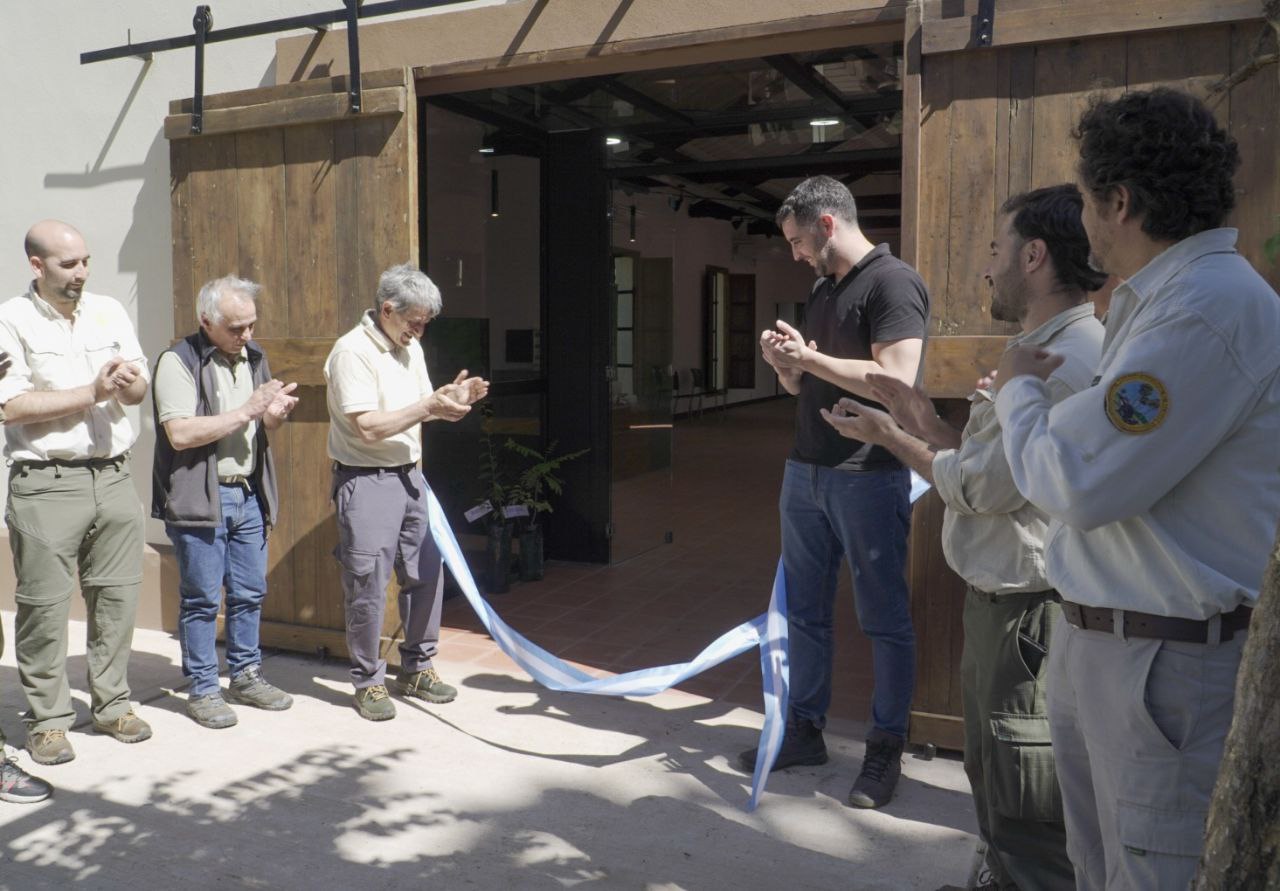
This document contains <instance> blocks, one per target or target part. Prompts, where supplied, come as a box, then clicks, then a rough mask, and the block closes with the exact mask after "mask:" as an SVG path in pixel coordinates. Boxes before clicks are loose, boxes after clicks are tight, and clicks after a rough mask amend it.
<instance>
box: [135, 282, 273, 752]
mask: <svg viewBox="0 0 1280 891" xmlns="http://www.w3.org/2000/svg"><path fill="white" fill-rule="evenodd" d="M261 290H262V288H261V286H260V285H257V284H255V283H254V282H251V281H247V280H245V279H241V278H236V277H235V276H226V277H224V278H220V279H216V280H214V281H211V282H209V283H208V284H206V285H205V286H204V287H203V288H201V289H200V296H199V298H198V300H197V314H198V315H199V318H200V329H199V330H198V331H196V332H195V333H194V334H191V335H188V336H187V337H184V338H183V339H182V340H180V341H178V342H177V343H176V344H174V345H173V346H172V347H171V348H170V349H168V350H166V351H165V352H164V353H162V354H161V355H160V358H159V359H158V360H157V362H156V375H155V384H154V391H155V420H156V430H157V431H159V430H161V429H163V431H164V435H157V437H156V451H155V462H154V479H153V482H152V503H151V515H152V516H153V517H155V518H157V519H160V520H164V521H165V531H167V532H168V534H169V539H170V540H171V541H172V542H173V546H174V553H175V554H176V556H177V559H178V572H179V575H180V577H181V582H180V589H179V593H180V605H179V612H178V639H179V641H180V643H181V645H182V673H183V674H184V675H186V677H187V678H188V679H189V680H190V682H191V685H190V688H189V690H188V697H187V714H188V715H190V716H191V718H192V719H193V720H194V721H195V722H196V723H197V724H199V725H200V726H202V727H209V728H221V727H231V726H232V725H234V724H235V723H236V715H235V712H234V711H232V710H231V708H230V707H229V706H228V705H227V703H226V701H225V700H224V698H223V694H222V690H221V688H220V687H219V685H218V653H217V649H216V647H215V643H216V638H217V620H218V607H219V605H220V604H221V601H222V591H223V587H224V584H225V587H226V593H227V608H226V644H227V667H228V669H229V673H230V675H231V683H230V685H229V686H228V689H227V693H226V699H229V700H230V701H232V702H235V703H238V704H241V705H251V706H255V707H257V708H262V709H267V710H269V711H281V710H283V709H287V708H289V706H291V705H292V704H293V699H292V698H291V697H290V696H289V694H287V693H285V692H284V691H282V690H280V689H279V688H277V687H274V686H272V685H271V684H270V683H268V682H267V681H266V679H265V678H264V677H263V676H262V653H261V651H260V650H259V648H258V623H259V619H260V618H261V614H262V600H263V598H264V597H265V596H266V593H267V540H266V539H267V531H268V530H269V529H270V527H271V526H272V525H273V524H274V523H275V519H276V512H277V510H278V507H279V501H278V500H277V497H276V480H275V467H274V464H273V463H272V459H271V446H270V443H269V441H268V439H267V433H268V431H270V430H274V429H275V428H277V427H279V426H280V425H281V424H282V423H284V421H285V419H286V418H287V417H288V416H289V412H290V411H292V410H293V407H294V406H295V405H296V404H297V402H298V400H297V398H296V397H294V396H291V395H289V394H290V393H291V392H292V391H293V390H294V388H295V387H296V386H297V384H288V385H286V384H284V383H282V382H280V381H278V380H273V379H272V377H271V371H270V368H269V367H268V365H267V357H266V355H265V354H264V353H263V352H262V348H261V347H260V346H259V345H258V344H257V343H255V342H254V341H253V340H252V337H253V326H254V324H255V323H256V322H257V320H258V313H257V306H256V301H257V297H258V294H259V293H260V292H261Z"/></svg>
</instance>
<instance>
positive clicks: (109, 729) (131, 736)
mask: <svg viewBox="0 0 1280 891" xmlns="http://www.w3.org/2000/svg"><path fill="white" fill-rule="evenodd" d="M93 729H94V730H96V731H98V732H99V733H105V734H107V736H111V737H114V738H115V739H117V740H119V741H120V742H122V743H140V742H142V741H143V740H145V739H151V725H150V724H148V723H147V722H146V721H144V720H142V719H141V718H139V717H138V716H137V715H135V714H134V713H133V709H129V711H127V712H125V713H124V714H123V715H121V716H120V717H118V718H116V719H115V720H114V721H108V722H106V723H105V724H99V723H98V722H97V721H94V722H93Z"/></svg>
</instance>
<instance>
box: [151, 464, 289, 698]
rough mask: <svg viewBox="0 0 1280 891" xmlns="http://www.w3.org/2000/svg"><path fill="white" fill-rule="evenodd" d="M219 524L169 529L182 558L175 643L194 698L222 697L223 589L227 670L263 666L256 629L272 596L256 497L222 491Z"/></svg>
mask: <svg viewBox="0 0 1280 891" xmlns="http://www.w3.org/2000/svg"><path fill="white" fill-rule="evenodd" d="M218 488H219V492H220V495H221V500H222V522H221V523H220V524H219V525H217V526H214V527H207V526H203V527H196V526H174V525H171V524H166V525H165V531H166V532H168V533H169V540H170V541H172V542H173V548H174V552H175V553H176V555H177V558H178V574H179V576H180V577H181V582H180V584H179V587H178V593H179V595H180V602H179V606H178V641H179V642H180V643H181V644H182V673H183V674H184V675H186V676H187V677H188V678H189V679H190V680H191V688H190V693H191V695H192V696H204V695H207V694H210V693H217V692H218V650H217V647H216V643H217V636H218V607H219V606H220V605H221V602H222V592H223V589H224V588H225V589H226V595H227V609H226V641H227V668H228V669H229V673H230V674H231V676H232V677H234V676H235V675H237V674H239V673H240V672H241V671H243V670H244V669H246V668H250V667H252V666H254V665H258V664H260V663H261V662H262V651H261V650H260V649H259V646H258V625H259V621H260V619H261V617H262V600H263V598H264V597H266V594H267V540H266V534H265V529H264V527H263V522H262V509H261V507H260V506H259V504H258V497H257V495H255V494H254V493H253V492H251V491H249V490H248V489H247V488H246V487H245V486H244V485H240V484H237V485H222V486H219V487H218Z"/></svg>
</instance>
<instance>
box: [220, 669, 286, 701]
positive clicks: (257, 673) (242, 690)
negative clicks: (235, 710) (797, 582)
mask: <svg viewBox="0 0 1280 891" xmlns="http://www.w3.org/2000/svg"><path fill="white" fill-rule="evenodd" d="M227 699H229V700H230V701H232V702H234V703H237V704H239V705H251V706H253V707H254V708H260V709H266V710H267V711H269V712H282V711H284V710H285V709H287V708H288V707H289V706H291V705H293V697H292V696H290V695H289V694H288V693H286V692H284V691H283V690H281V689H280V688H279V687H277V686H275V685H274V684H272V683H270V682H268V681H267V679H266V678H264V677H263V676H262V666H260V665H250V666H249V667H248V668H246V669H245V670H244V671H240V672H237V673H236V675H235V676H234V677H233V678H232V679H231V686H230V687H228V688H227Z"/></svg>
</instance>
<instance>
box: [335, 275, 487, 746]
mask: <svg viewBox="0 0 1280 891" xmlns="http://www.w3.org/2000/svg"><path fill="white" fill-rule="evenodd" d="M440 308H441V299H440V289H439V288H438V287H436V285H435V284H434V283H433V282H432V281H431V279H429V278H427V276H426V274H425V273H423V272H422V271H421V270H419V269H417V268H416V267H414V266H413V265H411V264H408V263H406V264H403V265H400V266H393V267H391V268H390V269H388V270H386V271H385V272H383V273H382V276H381V278H379V280H378V290H377V294H376V295H375V297H374V301H373V309H371V310H368V311H366V312H365V314H364V315H363V316H362V317H361V319H360V323H359V324H358V325H356V326H355V327H354V328H352V329H351V330H350V331H348V332H347V333H346V334H344V335H343V336H342V337H340V338H339V339H338V342H337V343H336V344H334V346H333V350H332V351H331V352H330V353H329V358H328V359H326V360H325V363H324V379H325V382H326V383H327V384H328V388H329V389H328V407H329V457H330V458H332V459H333V462H334V463H333V499H334V503H335V506H336V508H337V520H338V548H337V550H336V552H335V555H336V556H337V558H338V562H339V563H341V564H342V590H343V594H344V601H345V610H346V623H347V649H348V651H349V653H350V656H351V681H352V683H353V684H354V685H355V689H356V692H355V707H356V711H358V712H359V713H360V716H361V717H363V718H367V719H368V720H370V721H385V720H388V719H390V718H394V717H395V715H396V710H395V706H394V705H393V704H392V702H391V700H390V698H389V697H388V695H387V687H386V682H385V676H386V668H387V664H386V661H385V660H383V659H382V658H381V653H380V647H379V644H380V642H381V639H382V619H383V612H384V608H385V601H386V590H387V584H388V583H389V582H390V580H391V572H392V570H393V569H394V570H395V572H396V575H397V579H398V581H399V583H400V595H399V608H400V619H401V622H402V623H403V626H404V640H403V641H402V642H401V644H400V671H399V675H398V676H397V679H396V684H395V687H396V689H397V690H398V692H400V693H401V694H403V695H405V696H409V697H415V698H418V699H422V700H425V701H427V702H435V703H443V702H451V701H452V700H453V699H454V697H455V696H457V692H458V691H457V690H455V689H454V688H453V687H451V686H450V685H448V684H446V683H444V682H443V681H442V680H441V679H440V676H439V675H438V674H437V673H436V670H435V669H434V668H433V667H432V665H431V659H432V657H434V656H435V654H436V647H437V644H438V643H439V640H440V606H441V600H442V598H441V591H442V588H443V583H444V576H443V574H442V566H441V556H440V550H439V548H438V547H437V546H436V543H435V540H434V539H433V538H432V535H431V526H430V523H429V519H428V515H427V492H428V489H427V481H426V479H425V478H424V477H423V475H422V471H421V470H420V469H419V467H418V462H419V460H420V459H421V457H422V431H421V426H422V424H424V423H426V422H428V421H457V420H459V419H460V418H462V417H464V416H465V415H466V414H467V413H468V412H469V411H471V406H472V404H473V403H475V402H477V401H479V400H480V399H483V398H484V397H485V395H486V394H487V393H488V392H489V383H488V381H486V380H484V379H483V378H479V377H468V375H467V372H466V371H465V370H463V371H462V372H460V373H459V374H458V376H457V378H456V379H454V381H453V382H452V383H448V384H445V385H444V386H442V387H440V388H439V389H433V388H432V386H431V380H430V379H429V378H428V377H427V364H426V360H425V359H424V358H423V354H422V344H421V343H420V339H421V337H422V332H423V331H424V330H425V329H426V327H427V323H428V322H430V321H431V320H432V319H434V318H435V317H436V316H437V315H439V314H440Z"/></svg>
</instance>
